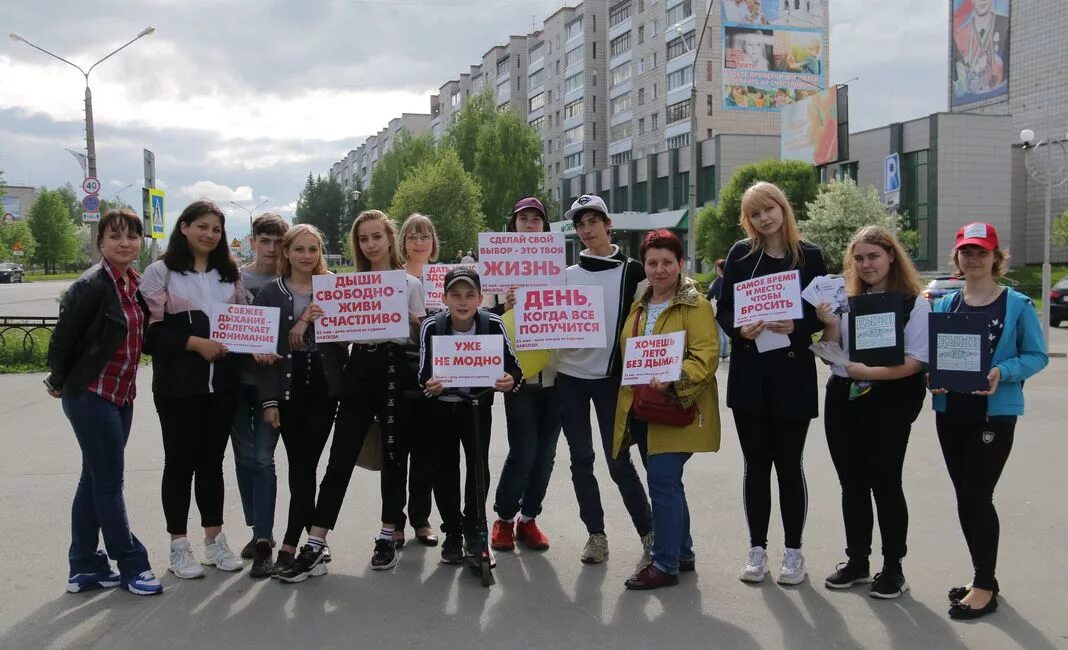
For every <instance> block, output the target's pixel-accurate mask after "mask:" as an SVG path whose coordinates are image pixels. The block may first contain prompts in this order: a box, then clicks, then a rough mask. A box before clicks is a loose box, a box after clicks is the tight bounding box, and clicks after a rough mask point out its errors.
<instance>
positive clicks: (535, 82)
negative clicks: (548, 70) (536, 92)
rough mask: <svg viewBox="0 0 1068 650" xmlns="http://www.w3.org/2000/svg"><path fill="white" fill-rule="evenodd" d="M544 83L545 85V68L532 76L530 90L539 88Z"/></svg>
mask: <svg viewBox="0 0 1068 650" xmlns="http://www.w3.org/2000/svg"><path fill="white" fill-rule="evenodd" d="M543 83H545V68H542V69H541V70H538V71H537V72H535V73H534V74H532V75H530V79H529V81H528V82H527V85H528V86H529V87H530V88H537V87H538V86H540V85H542V84H543Z"/></svg>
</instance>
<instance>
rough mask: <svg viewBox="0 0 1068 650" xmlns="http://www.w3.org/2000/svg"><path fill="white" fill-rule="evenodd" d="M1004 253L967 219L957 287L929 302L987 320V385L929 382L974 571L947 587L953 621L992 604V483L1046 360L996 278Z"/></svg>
mask: <svg viewBox="0 0 1068 650" xmlns="http://www.w3.org/2000/svg"><path fill="white" fill-rule="evenodd" d="M1006 258H1007V255H1006V254H1005V252H1004V251H1002V250H1001V248H1000V247H999V245H998V234H997V231H996V230H994V226H992V225H990V224H988V223H970V224H968V225H966V226H964V227H963V228H961V229H960V230H959V231H958V232H957V243H956V246H954V248H953V257H952V260H951V261H952V264H953V268H954V270H956V272H957V275H959V276H962V277H963V278H964V289H963V290H961V291H955V292H953V293H951V294H948V295H946V296H943V297H942V298H941V299H939V301H938V302H937V303H935V307H934V311H935V312H939V313H946V312H959V313H972V314H980V315H982V316H984V317H986V318H988V319H989V322H990V326H989V334H988V341H989V344H990V348H991V364H992V365H991V368H990V373H989V375H988V376H987V379H988V381H989V382H990V387H989V389H988V390H984V391H979V392H976V393H972V394H970V395H969V394H964V393H948V394H947V393H946V391H945V390H944V389H941V388H939V387H937V386H932V387H931V392H932V393H934V398H933V400H932V401H933V402H934V409H935V411H936V412H937V413H936V414H935V427H936V428H937V429H938V442H939V443H941V445H942V455H943V456H945V459H946V469H948V470H949V478H950V480H952V481H953V489H954V490H955V491H956V493H957V514H958V515H959V516H960V526H961V530H962V531H963V532H964V539H965V541H967V543H968V550H969V552H970V553H971V556H972V567H973V568H974V570H975V573H974V577H973V579H972V582H971V584H969V585H966V586H964V587H954V588H953V589H950V590H949V599H950V602H951V607H950V609H949V615H950V617H951V618H956V619H971V618H979V617H980V616H985V615H986V614H989V613H990V612H993V611H994V610H996V609H997V608H998V592H999V587H998V581H997V577H996V575H995V570H996V567H997V558H998V538H999V536H1000V532H1001V531H1000V526H999V524H998V513H997V511H996V510H995V509H994V487H995V486H996V485H997V482H998V479H999V478H1000V477H1001V471H1002V470H1003V469H1004V468H1005V463H1006V462H1007V461H1008V459H1009V452H1010V451H1011V450H1012V441H1013V435H1014V433H1015V430H1016V419H1017V418H1018V417H1019V416H1021V415H1023V412H1024V397H1023V383H1024V380H1026V379H1027V378H1029V377H1031V376H1032V375H1034V374H1036V373H1038V372H1039V371H1040V370H1042V369H1043V368H1045V367H1046V364H1047V363H1048V362H1049V359H1048V357H1047V355H1046V344H1045V341H1044V340H1043V339H1042V327H1041V324H1040V323H1039V320H1038V315H1037V314H1036V313H1035V305H1034V303H1032V302H1031V299H1030V298H1028V297H1027V296H1025V295H1023V294H1022V293H1019V292H1017V291H1014V290H1012V289H1009V288H1007V287H1003V286H1001V285H1000V284H998V282H997V279H998V278H999V277H1001V275H1002V273H1003V272H1004V270H1005V260H1006ZM934 354H936V351H932V355H934Z"/></svg>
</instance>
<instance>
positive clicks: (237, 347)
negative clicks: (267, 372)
mask: <svg viewBox="0 0 1068 650" xmlns="http://www.w3.org/2000/svg"><path fill="white" fill-rule="evenodd" d="M280 318H281V310H280V309H278V307H259V306H256V305H231V304H228V303H224V302H220V303H215V304H214V305H212V309H211V334H210V335H209V338H211V340H212V341H218V342H219V343H222V344H223V345H225V346H226V349H227V350H229V351H230V352H238V353H242V354H271V353H274V352H277V351H278V320H279V319H280Z"/></svg>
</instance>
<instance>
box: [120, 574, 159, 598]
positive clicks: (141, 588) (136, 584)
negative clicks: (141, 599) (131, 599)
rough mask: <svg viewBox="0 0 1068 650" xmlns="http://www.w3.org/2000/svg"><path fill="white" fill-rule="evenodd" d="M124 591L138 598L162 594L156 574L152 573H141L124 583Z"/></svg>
mask: <svg viewBox="0 0 1068 650" xmlns="http://www.w3.org/2000/svg"><path fill="white" fill-rule="evenodd" d="M124 584H125V585H126V589H127V590H128V591H129V592H130V593H133V594H137V595H138V596H152V595H154V594H160V593H163V585H161V584H160V583H159V580H157V579H156V574H154V573H152V571H142V572H141V573H139V574H137V575H136V576H134V577H133V578H130V579H129V580H126V581H124Z"/></svg>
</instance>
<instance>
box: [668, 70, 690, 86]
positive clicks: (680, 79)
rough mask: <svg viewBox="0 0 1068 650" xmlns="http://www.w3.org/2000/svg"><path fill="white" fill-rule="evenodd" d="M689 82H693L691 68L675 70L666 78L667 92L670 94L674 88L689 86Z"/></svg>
mask: <svg viewBox="0 0 1068 650" xmlns="http://www.w3.org/2000/svg"><path fill="white" fill-rule="evenodd" d="M691 82H693V68H691V67H690V66H686V67H685V68H682V69H679V70H676V71H675V72H672V73H671V74H669V75H668V76H667V86H668V92H671V91H672V90H675V89H676V88H682V87H684V86H689V85H690V84H691Z"/></svg>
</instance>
